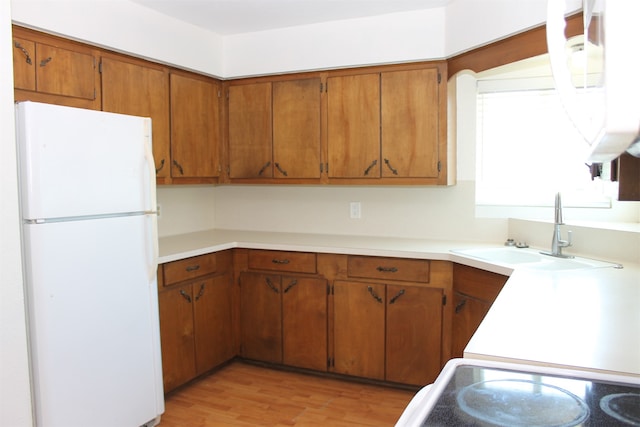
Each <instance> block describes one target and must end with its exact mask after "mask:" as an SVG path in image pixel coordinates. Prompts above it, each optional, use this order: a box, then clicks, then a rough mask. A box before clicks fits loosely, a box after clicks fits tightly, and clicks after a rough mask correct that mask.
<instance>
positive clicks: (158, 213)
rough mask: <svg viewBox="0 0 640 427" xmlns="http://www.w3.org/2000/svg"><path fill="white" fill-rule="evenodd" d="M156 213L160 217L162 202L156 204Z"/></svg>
mask: <svg viewBox="0 0 640 427" xmlns="http://www.w3.org/2000/svg"><path fill="white" fill-rule="evenodd" d="M156 214H157V215H158V218H160V203H158V204H157V205H156Z"/></svg>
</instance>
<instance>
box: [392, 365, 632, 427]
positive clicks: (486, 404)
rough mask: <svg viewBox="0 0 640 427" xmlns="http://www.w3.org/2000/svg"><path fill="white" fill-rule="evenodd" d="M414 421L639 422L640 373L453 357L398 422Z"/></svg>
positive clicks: (410, 424) (545, 425)
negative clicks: (573, 368)
mask: <svg viewBox="0 0 640 427" xmlns="http://www.w3.org/2000/svg"><path fill="white" fill-rule="evenodd" d="M414 426H416V427H417V426H438V427H439V426H470V427H473V426H482V427H484V426H492V427H493V426H508V427H517V426H526V427H532V426H538V427H549V426H556V427H560V426H562V427H570V426H584V427H591V426H594V427H595V426H598V427H601V426H640V378H638V377H633V376H624V375H612V374H603V373H598V372H590V371H577V370H568V369H560V368H551V367H545V366H535V365H526V364H514V363H504V362H492V361H486V360H477V359H453V360H450V361H449V362H448V363H447V364H446V365H445V367H444V369H443V370H442V372H441V373H440V375H439V376H438V378H437V379H436V381H435V382H434V383H433V384H431V385H428V386H426V387H424V388H423V389H421V390H420V391H419V392H418V393H417V394H416V395H415V396H414V398H413V399H412V400H411V402H410V403H409V405H408V406H407V408H406V409H405V411H404V412H403V414H402V416H401V417H400V419H399V420H398V422H397V424H396V427H414Z"/></svg>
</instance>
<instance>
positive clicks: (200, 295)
mask: <svg viewBox="0 0 640 427" xmlns="http://www.w3.org/2000/svg"><path fill="white" fill-rule="evenodd" d="M202 295H204V283H202V284H200V290H199V291H198V295H196V301H198V300H199V299H200V298H202Z"/></svg>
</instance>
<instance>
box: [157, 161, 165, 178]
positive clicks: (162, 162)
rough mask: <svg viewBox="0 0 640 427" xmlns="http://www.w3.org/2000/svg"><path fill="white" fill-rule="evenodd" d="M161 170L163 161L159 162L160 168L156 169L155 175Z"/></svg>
mask: <svg viewBox="0 0 640 427" xmlns="http://www.w3.org/2000/svg"><path fill="white" fill-rule="evenodd" d="M162 168H164V159H162V160H160V167H159V168H156V174H157V173H159V172H160V171H161V170H162Z"/></svg>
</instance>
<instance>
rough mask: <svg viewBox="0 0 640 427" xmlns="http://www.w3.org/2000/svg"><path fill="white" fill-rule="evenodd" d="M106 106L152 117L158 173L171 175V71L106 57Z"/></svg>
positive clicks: (122, 112) (104, 74)
mask: <svg viewBox="0 0 640 427" xmlns="http://www.w3.org/2000/svg"><path fill="white" fill-rule="evenodd" d="M102 109H103V110H104V111H110V112H113V113H121V114H131V115H134V116H142V117H151V125H152V138H153V157H154V160H155V164H156V176H158V177H169V175H170V166H169V75H168V73H167V72H166V71H164V70H162V69H155V68H149V67H145V66H141V65H137V64H133V63H129V62H125V61H121V60H118V59H114V58H102Z"/></svg>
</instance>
